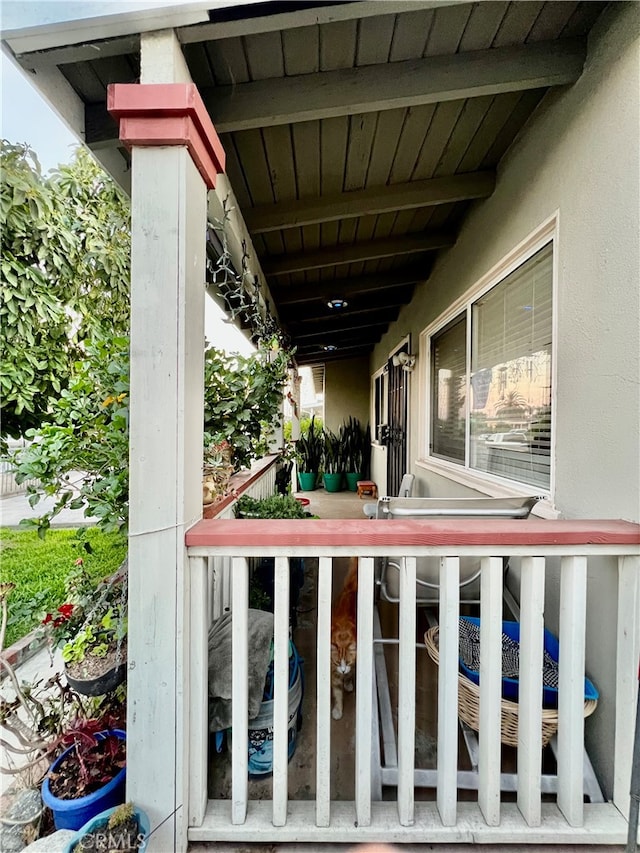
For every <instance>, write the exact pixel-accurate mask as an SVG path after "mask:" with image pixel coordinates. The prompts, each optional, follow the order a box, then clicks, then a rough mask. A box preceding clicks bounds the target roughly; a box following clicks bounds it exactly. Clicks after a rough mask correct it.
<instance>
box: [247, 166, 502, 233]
mask: <svg viewBox="0 0 640 853" xmlns="http://www.w3.org/2000/svg"><path fill="white" fill-rule="evenodd" d="M495 181H496V176H495V172H469V173H467V174H465V175H450V176H448V177H442V178H432V179H431V180H426V181H411V182H407V183H403V184H393V185H391V186H384V187H375V188H374V189H367V190H354V191H351V192H345V193H340V194H336V195H333V196H327V197H326V198H312V199H300V200H299V201H284V202H281V203H279V204H271V205H267V204H265V205H260V206H258V207H254V208H253V209H252V210H251V209H249V210H246V211H245V221H246V223H247V227H248V228H249V231H251V233H252V234H263V233H266V232H268V231H279V230H281V229H283V228H299V227H302V226H303V225H314V224H316V223H318V222H335V221H337V220H341V219H353V218H355V217H357V216H365V215H372V214H378V213H388V212H391V211H395V210H410V209H413V208H417V207H432V206H434V205H438V204H451V203H452V202H456V201H467V200H468V199H472V198H487V197H488V196H490V195H491V193H492V192H493V190H494V187H495Z"/></svg>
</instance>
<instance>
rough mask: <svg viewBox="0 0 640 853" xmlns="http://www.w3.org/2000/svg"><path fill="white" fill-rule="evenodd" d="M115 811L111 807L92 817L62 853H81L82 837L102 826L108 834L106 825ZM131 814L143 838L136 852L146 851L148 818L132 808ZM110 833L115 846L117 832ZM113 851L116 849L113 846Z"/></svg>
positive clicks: (114, 808) (115, 807)
mask: <svg viewBox="0 0 640 853" xmlns="http://www.w3.org/2000/svg"><path fill="white" fill-rule="evenodd" d="M116 809H117V806H113V807H112V808H110V809H106V810H105V811H103V812H100V814H97V815H96V816H95V817H92V818H91V820H88V821H87V822H86V823H85V824H84V825H83V826H82V827H81V828H80V829H79V830H78V831H77V832H76V834H75V835H74V836H73V838H72V839H71V840H70V841H69V843H68V844H67V846H66V847H65V848H64V853H81V851H82V850H83V849H84V848H83V846H82V839H83V838H84V836H85V835H88V834H89V833H91V832H95V831H96V830H97V829H100V827H102V826H105V834H108V830H107V829H106V824H107V823H108V821H109V818H110V817H111V815H112V813H113V812H114V811H115V810H116ZM133 813H134V815H135V816H136V818H137V820H138V834H139V835H141V836H143V841H142V843H141V844H140V847H138V850H139V851H144V850H146V849H147V841H148V839H149V818H148V817H147V814H146V812H143V811H142V809H137V808H134V810H133ZM112 833H113V839H114V842H116V844H117V842H118V840H119V836H118V830H117V829H115V830H112ZM78 845H79V846H78ZM74 848H75V850H74ZM114 849H117V847H116V846H115V845H114Z"/></svg>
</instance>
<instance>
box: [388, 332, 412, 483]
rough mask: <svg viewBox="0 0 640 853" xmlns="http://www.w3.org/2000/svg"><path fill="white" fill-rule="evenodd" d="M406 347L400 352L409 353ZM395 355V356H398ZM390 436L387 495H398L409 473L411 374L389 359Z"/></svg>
mask: <svg viewBox="0 0 640 853" xmlns="http://www.w3.org/2000/svg"><path fill="white" fill-rule="evenodd" d="M408 351H409V347H408V345H405V346H403V347H401V349H399V350H398V352H408ZM398 352H396V353H395V355H397V354H398ZM388 377H389V384H388V388H389V409H388V424H389V434H388V439H387V494H388V495H397V494H398V491H399V489H400V483H401V481H402V477H403V475H404V474H405V473H406V471H407V386H408V379H409V374H408V373H407V372H406V371H405V370H403V369H402V365H399V364H398V365H394V363H393V358H390V359H389V374H388Z"/></svg>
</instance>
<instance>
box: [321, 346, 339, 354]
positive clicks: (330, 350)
mask: <svg viewBox="0 0 640 853" xmlns="http://www.w3.org/2000/svg"><path fill="white" fill-rule="evenodd" d="M322 349H323V350H324V351H325V352H333V351H334V350H336V349H338V347H337V346H336V345H335V344H325V345H324V346H323V347H322Z"/></svg>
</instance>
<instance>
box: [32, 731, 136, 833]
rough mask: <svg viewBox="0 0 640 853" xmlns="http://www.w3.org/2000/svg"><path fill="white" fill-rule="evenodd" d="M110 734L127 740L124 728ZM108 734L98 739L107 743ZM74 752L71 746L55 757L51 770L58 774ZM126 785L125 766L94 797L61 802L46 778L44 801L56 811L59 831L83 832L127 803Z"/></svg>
mask: <svg viewBox="0 0 640 853" xmlns="http://www.w3.org/2000/svg"><path fill="white" fill-rule="evenodd" d="M110 733H111V734H115V735H116V736H117V737H119V738H120V740H125V739H126V737H127V736H126V733H125V732H123V731H122V730H121V729H113V730H112V731H111V732H110ZM107 734H108V732H100V733H99V734H97V735H96V737H97V738H98V740H104V738H105V737H106V736H107ZM74 749H75V746H70V747H69V749H66V750H65V751H64V752H63V753H62V755H60V756H59V757H58V758H56V760H55V761H54V762H53V764H52V765H51V771H52V772H54V773H55V771H56V770H57V769H58V767H59V766H60V764H61V763H62V762H63V761H64V759H65V758H66V757H67V756H68V755H69V753H70V752H72V751H73V750H74ZM125 782H126V768H125V767H123V768H122V770H121V771H120V772H119V773H118V774H117V775H116V776H114V777H113V779H112V780H111V781H110V782H108V783H107V784H106V785H103V786H102V788H100V789H99V790H97V791H94V792H93V794H88V795H87V796H86V797H78V798H77V799H75V800H62V799H60V798H59V797H56V796H55V794H53V793H52V792H51V788H50V786H49V779H48V778H46V779H45V780H44V782H43V783H42V802H43V803H44V804H45V806H48V807H49V808H50V809H51V811H52V812H53V820H54V823H55V825H56V829H80V827H81V826H83V825H84V824H85V823H87V821H89V820H91V818H93V817H95V816H96V815H98V814H100V812H103V811H105V809H109V808H111V807H112V806H118V805H120V804H121V803H124V802H125Z"/></svg>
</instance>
